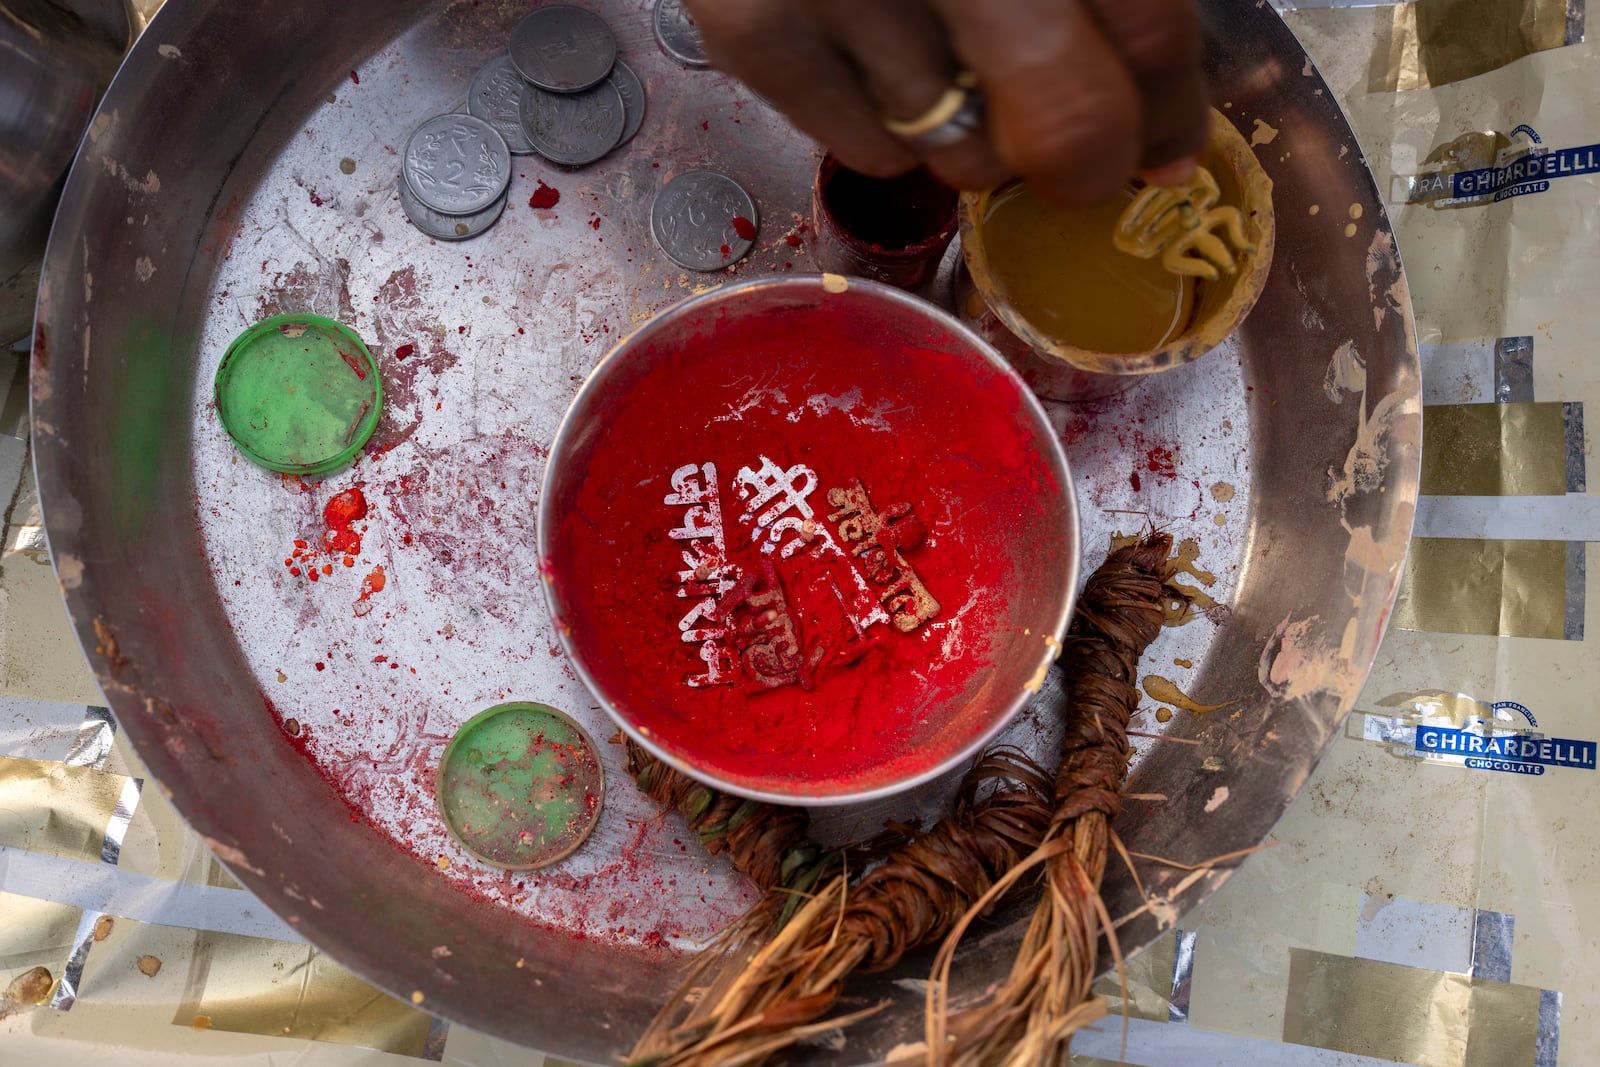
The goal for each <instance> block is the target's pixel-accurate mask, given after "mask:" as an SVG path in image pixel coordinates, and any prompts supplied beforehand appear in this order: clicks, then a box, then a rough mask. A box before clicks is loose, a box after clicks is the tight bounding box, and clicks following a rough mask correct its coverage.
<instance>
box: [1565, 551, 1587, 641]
mask: <svg viewBox="0 0 1600 1067" xmlns="http://www.w3.org/2000/svg"><path fill="white" fill-rule="evenodd" d="M1588 586H1589V546H1588V545H1587V544H1586V543H1584V542H1583V541H1568V542H1567V603H1566V611H1565V613H1564V614H1563V616H1562V621H1561V636H1562V637H1563V638H1564V639H1566V640H1568V641H1582V640H1583V612H1584V600H1585V599H1586V597H1587V596H1588Z"/></svg>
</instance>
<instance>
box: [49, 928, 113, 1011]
mask: <svg viewBox="0 0 1600 1067" xmlns="http://www.w3.org/2000/svg"><path fill="white" fill-rule="evenodd" d="M104 914H105V913H104V912H99V911H85V912H84V913H83V917H82V918H81V919H79V920H78V932H77V933H75V934H73V935H72V954H71V955H70V956H68V957H67V966H66V969H65V970H64V971H63V972H62V973H61V981H60V982H58V983H56V991H55V992H54V993H53V994H51V996H50V1006H51V1007H52V1008H54V1009H55V1010H56V1011H70V1010H72V1006H73V1005H74V1004H76V1003H77V1002H78V983H80V982H82V981H83V965H84V964H85V963H87V962H89V950H90V949H92V948H94V928H95V924H96V923H98V922H99V921H100V916H102V915H104Z"/></svg>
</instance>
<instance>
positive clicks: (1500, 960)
mask: <svg viewBox="0 0 1600 1067" xmlns="http://www.w3.org/2000/svg"><path fill="white" fill-rule="evenodd" d="M1516 924H1517V917H1516V916H1515V915H1507V914H1506V913H1505V912H1503V911H1484V910H1482V909H1481V908H1480V909H1479V910H1477V911H1475V912H1474V913H1473V916H1472V963H1471V965H1470V966H1469V968H1468V970H1467V973H1468V974H1469V975H1471V976H1472V977H1473V978H1488V979H1492V980H1493V981H1496V982H1509V981H1511V947H1512V934H1513V932H1514V931H1515V930H1516Z"/></svg>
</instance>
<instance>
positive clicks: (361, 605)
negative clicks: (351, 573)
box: [355, 563, 388, 662]
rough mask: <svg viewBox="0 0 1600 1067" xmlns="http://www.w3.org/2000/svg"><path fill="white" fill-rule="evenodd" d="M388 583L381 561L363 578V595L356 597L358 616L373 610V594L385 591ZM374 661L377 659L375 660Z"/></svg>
mask: <svg viewBox="0 0 1600 1067" xmlns="http://www.w3.org/2000/svg"><path fill="white" fill-rule="evenodd" d="M386 584H388V578H387V577H385V576H384V573H383V564H381V563H380V564H378V565H377V566H376V567H374V568H372V571H371V573H370V574H368V575H367V576H366V577H365V578H363V579H361V595H360V596H359V597H357V598H356V608H355V610H356V614H357V615H358V616H359V615H366V614H367V613H369V612H370V611H372V594H373V593H381V592H383V587H384V586H385V585H386ZM373 662H377V661H376V660H374V661H373Z"/></svg>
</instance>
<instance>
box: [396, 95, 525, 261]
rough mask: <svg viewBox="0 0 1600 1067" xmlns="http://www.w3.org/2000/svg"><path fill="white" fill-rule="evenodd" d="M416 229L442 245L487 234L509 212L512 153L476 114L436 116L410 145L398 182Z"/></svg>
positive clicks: (403, 206) (420, 127)
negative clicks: (508, 195) (504, 213)
mask: <svg viewBox="0 0 1600 1067" xmlns="http://www.w3.org/2000/svg"><path fill="white" fill-rule="evenodd" d="M396 187H397V188H398V189H399V191H400V206H401V207H402V208H404V209H405V213H406V217H407V218H409V219H410V220H411V223H412V225H414V226H416V228H417V229H419V230H421V231H422V232H423V233H425V234H427V235H428V236H429V237H433V238H437V239H438V240H441V241H464V240H466V239H467V238H468V237H476V236H478V234H480V233H483V232H484V231H485V230H487V229H488V228H489V227H490V226H493V225H494V224H495V220H496V219H498V218H499V217H500V213H501V212H502V211H504V210H505V209H506V190H507V189H509V188H510V187H511V150H510V149H509V148H508V147H507V146H506V140H505V138H504V137H501V136H500V134H499V133H497V132H496V131H495V129H494V127H492V126H490V125H489V124H488V123H487V122H484V121H483V120H482V119H480V118H477V117H475V116H473V115H461V114H452V115H435V116H434V117H433V118H431V119H429V120H428V121H427V122H424V123H423V124H422V125H421V126H418V127H417V129H416V132H414V133H413V134H412V135H411V137H410V139H409V140H408V141H407V142H406V151H405V156H404V158H403V159H402V161H401V165H400V178H399V180H398V181H397V182H396Z"/></svg>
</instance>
